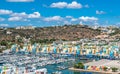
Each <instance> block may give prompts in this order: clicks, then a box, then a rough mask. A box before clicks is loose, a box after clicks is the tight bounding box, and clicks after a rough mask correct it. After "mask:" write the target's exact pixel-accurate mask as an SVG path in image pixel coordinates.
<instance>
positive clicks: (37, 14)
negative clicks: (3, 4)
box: [28, 12, 40, 18]
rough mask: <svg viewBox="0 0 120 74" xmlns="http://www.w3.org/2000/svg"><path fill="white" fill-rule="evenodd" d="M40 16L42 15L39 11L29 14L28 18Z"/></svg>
mask: <svg viewBox="0 0 120 74" xmlns="http://www.w3.org/2000/svg"><path fill="white" fill-rule="evenodd" d="M39 17H40V13H39V12H34V13H32V14H29V15H28V18H39Z"/></svg>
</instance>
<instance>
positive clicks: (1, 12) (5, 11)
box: [0, 9, 13, 15]
mask: <svg viewBox="0 0 120 74" xmlns="http://www.w3.org/2000/svg"><path fill="white" fill-rule="evenodd" d="M11 13H13V12H12V11H11V10H5V9H0V14H1V15H3V14H11Z"/></svg>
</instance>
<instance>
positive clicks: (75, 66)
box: [74, 62, 84, 69]
mask: <svg viewBox="0 0 120 74" xmlns="http://www.w3.org/2000/svg"><path fill="white" fill-rule="evenodd" d="M74 68H79V69H84V64H83V63H81V62H79V63H78V64H75V65H74Z"/></svg>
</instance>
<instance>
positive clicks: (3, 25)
mask: <svg viewBox="0 0 120 74" xmlns="http://www.w3.org/2000/svg"><path fill="white" fill-rule="evenodd" d="M0 26H2V27H7V26H9V25H8V24H0Z"/></svg>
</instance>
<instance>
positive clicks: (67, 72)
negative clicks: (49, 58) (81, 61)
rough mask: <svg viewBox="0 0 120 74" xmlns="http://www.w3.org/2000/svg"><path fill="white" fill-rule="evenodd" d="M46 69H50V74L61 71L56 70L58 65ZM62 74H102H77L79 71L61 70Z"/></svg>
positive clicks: (83, 73) (79, 73) (86, 73)
mask: <svg viewBox="0 0 120 74" xmlns="http://www.w3.org/2000/svg"><path fill="white" fill-rule="evenodd" d="M45 68H47V69H48V73H49V74H51V73H52V72H55V71H59V70H57V69H56V65H48V66H45ZM60 71H61V72H62V74H100V73H93V72H77V71H71V70H68V69H65V70H60Z"/></svg>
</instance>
